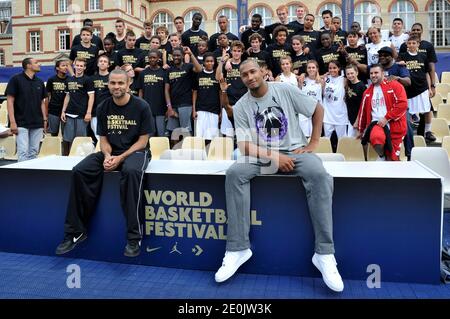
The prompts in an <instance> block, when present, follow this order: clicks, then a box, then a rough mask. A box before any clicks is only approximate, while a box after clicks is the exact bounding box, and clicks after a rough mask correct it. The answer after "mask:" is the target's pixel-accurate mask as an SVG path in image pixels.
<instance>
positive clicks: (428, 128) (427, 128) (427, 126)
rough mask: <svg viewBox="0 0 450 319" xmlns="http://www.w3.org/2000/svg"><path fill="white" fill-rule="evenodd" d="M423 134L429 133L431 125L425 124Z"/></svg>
mask: <svg viewBox="0 0 450 319" xmlns="http://www.w3.org/2000/svg"><path fill="white" fill-rule="evenodd" d="M425 132H431V123H429V124H427V123H425Z"/></svg>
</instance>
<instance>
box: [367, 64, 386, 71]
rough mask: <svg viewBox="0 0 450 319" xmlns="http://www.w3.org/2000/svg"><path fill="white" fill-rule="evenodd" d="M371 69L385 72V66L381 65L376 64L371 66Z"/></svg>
mask: <svg viewBox="0 0 450 319" xmlns="http://www.w3.org/2000/svg"><path fill="white" fill-rule="evenodd" d="M370 68H371V69H372V68H380V69H381V71H384V66H383V65H382V64H381V63H375V64H372V65H371V66H370ZM369 71H370V70H369Z"/></svg>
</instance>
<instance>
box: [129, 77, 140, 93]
mask: <svg viewBox="0 0 450 319" xmlns="http://www.w3.org/2000/svg"><path fill="white" fill-rule="evenodd" d="M129 93H130V94H131V95H134V96H137V97H139V89H138V81H137V78H133V81H132V82H131V84H130V90H129Z"/></svg>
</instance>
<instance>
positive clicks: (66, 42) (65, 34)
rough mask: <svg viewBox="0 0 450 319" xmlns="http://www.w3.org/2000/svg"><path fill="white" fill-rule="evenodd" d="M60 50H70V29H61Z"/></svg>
mask: <svg viewBox="0 0 450 319" xmlns="http://www.w3.org/2000/svg"><path fill="white" fill-rule="evenodd" d="M58 33H59V37H58V38H59V51H67V50H70V30H69V29H64V30H59V31H58Z"/></svg>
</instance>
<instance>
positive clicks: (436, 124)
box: [431, 118, 450, 143]
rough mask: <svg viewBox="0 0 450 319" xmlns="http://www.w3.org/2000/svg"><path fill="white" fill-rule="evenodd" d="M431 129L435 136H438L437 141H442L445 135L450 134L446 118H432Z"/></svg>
mask: <svg viewBox="0 0 450 319" xmlns="http://www.w3.org/2000/svg"><path fill="white" fill-rule="evenodd" d="M431 130H432V131H433V133H434V136H436V143H442V139H443V137H444V136H449V135H450V130H449V129H448V124H447V120H446V119H440V118H432V119H431Z"/></svg>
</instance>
